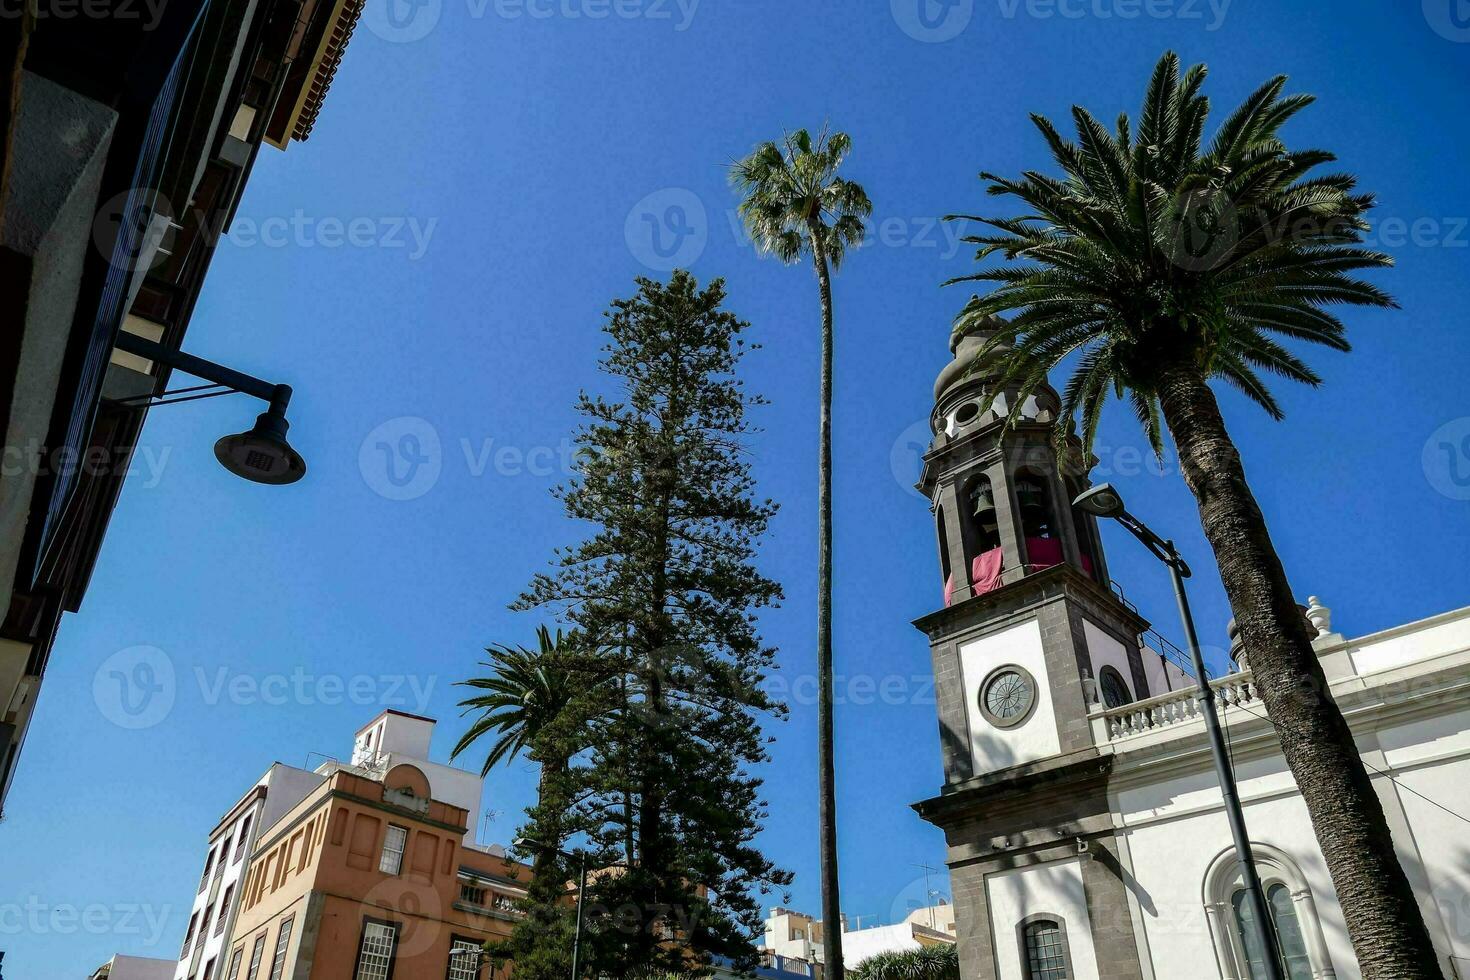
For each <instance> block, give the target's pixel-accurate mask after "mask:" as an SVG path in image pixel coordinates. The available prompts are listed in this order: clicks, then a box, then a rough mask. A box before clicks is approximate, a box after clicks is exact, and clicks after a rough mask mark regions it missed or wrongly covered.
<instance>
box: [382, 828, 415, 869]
mask: <svg viewBox="0 0 1470 980" xmlns="http://www.w3.org/2000/svg"><path fill="white" fill-rule="evenodd" d="M407 843H408V828H406V827H399V826H396V825H394V824H389V825H388V836H387V837H385V838H383V857H382V859H381V860H380V861H378V870H379V871H381V872H383V873H384V874H390V875H396V874H397V873H398V872H400V871H402V870H403V848H404V846H405V845H406V844H407Z"/></svg>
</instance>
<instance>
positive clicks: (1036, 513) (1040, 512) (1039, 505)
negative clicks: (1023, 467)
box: [1016, 471, 1057, 538]
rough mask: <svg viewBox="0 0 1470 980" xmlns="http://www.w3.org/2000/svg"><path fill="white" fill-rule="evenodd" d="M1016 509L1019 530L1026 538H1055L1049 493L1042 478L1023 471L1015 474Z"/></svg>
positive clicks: (1037, 474)
mask: <svg viewBox="0 0 1470 980" xmlns="http://www.w3.org/2000/svg"><path fill="white" fill-rule="evenodd" d="M1016 508H1017V510H1018V511H1019V513H1020V516H1021V529H1022V531H1023V532H1024V533H1025V535H1026V537H1027V538H1054V537H1056V536H1057V528H1056V519H1055V518H1054V517H1053V516H1052V509H1051V492H1050V488H1049V487H1048V486H1047V481H1046V478H1045V477H1044V476H1042V475H1041V474H1039V473H1029V472H1025V471H1022V472H1020V473H1017V474H1016Z"/></svg>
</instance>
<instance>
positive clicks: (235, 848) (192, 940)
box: [173, 762, 322, 980]
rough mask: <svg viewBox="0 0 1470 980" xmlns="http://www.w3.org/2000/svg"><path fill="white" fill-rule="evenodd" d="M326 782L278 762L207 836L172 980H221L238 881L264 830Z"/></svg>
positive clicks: (234, 909)
mask: <svg viewBox="0 0 1470 980" xmlns="http://www.w3.org/2000/svg"><path fill="white" fill-rule="evenodd" d="M321 782H322V777H321V776H319V775H317V774H316V773H314V772H308V771H307V770H305V769H297V768H295V767H294V766H287V765H283V764H281V763H279V762H277V763H275V764H274V765H272V766H271V767H270V768H269V769H267V770H266V771H265V773H264V775H262V776H261V777H260V779H258V780H257V781H256V783H255V785H254V786H253V787H252V788H251V789H250V791H249V792H247V793H246V794H245V795H244V796H243V797H241V798H240V801H239V802H238V803H236V804H235V805H234V806H232V807H231V808H230V809H229V811H228V812H226V813H225V815H224V816H223V817H222V818H221V819H220V822H219V823H218V824H216V825H215V828H214V830H212V831H211V832H210V834H209V849H208V851H207V852H206V855H205V858H204V870H203V872H202V873H201V874H200V876H199V888H198V891H197V893H196V894H195V896H194V902H193V906H192V908H191V909H190V910H189V925H188V927H187V930H186V932H185V935H184V945H183V947H182V948H181V949H180V950H179V962H178V965H177V966H176V967H175V968H174V971H173V977H174V980H223V977H222V976H221V971H223V969H224V949H225V946H226V944H227V943H228V942H229V940H230V933H231V931H232V930H233V929H234V927H235V916H236V914H237V913H238V911H239V907H240V902H239V897H240V880H241V878H242V876H243V875H244V873H245V869H246V867H248V866H249V863H250V862H249V861H248V860H246V858H247V857H248V856H249V855H250V853H251V852H252V851H253V850H254V849H255V842H256V840H257V839H258V838H259V835H260V831H261V829H262V828H263V827H268V826H270V825H271V824H272V823H274V822H275V821H276V820H277V818H279V817H280V816H281V815H282V814H284V813H286V812H287V811H289V810H290V809H291V808H292V807H294V806H295V805H296V804H298V803H300V802H301V801H302V800H303V799H305V798H306V795H307V794H308V793H310V792H311V791H312V790H313V789H316V787H317V786H319V785H321Z"/></svg>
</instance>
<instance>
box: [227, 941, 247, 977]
mask: <svg viewBox="0 0 1470 980" xmlns="http://www.w3.org/2000/svg"><path fill="white" fill-rule="evenodd" d="M244 955H245V947H244V946H240V947H237V948H236V949H235V954H234V955H233V956H231V957H230V972H229V975H228V976H227V977H226V978H225V980H240V960H241V958H242V957H244Z"/></svg>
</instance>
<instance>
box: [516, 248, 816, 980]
mask: <svg viewBox="0 0 1470 980" xmlns="http://www.w3.org/2000/svg"><path fill="white" fill-rule="evenodd" d="M724 299H725V290H724V284H723V282H722V281H720V280H715V281H714V282H712V283H710V284H709V285H708V286H707V287H705V288H703V289H701V288H700V287H699V285H698V283H697V282H696V281H695V279H694V277H693V276H692V275H690V274H689V273H688V272H685V271H682V270H681V271H677V272H675V273H674V274H673V276H672V277H671V279H670V281H669V282H668V283H667V284H663V283H658V282H654V281H652V280H648V279H639V280H638V293H637V295H636V296H634V297H632V298H630V299H620V300H616V301H614V302H613V304H612V307H611V309H610V310H609V311H608V313H607V315H606V316H607V322H606V324H605V330H606V333H607V336H608V343H607V345H606V347H605V348H604V357H603V361H602V368H603V370H604V372H605V373H607V374H608V375H609V376H610V377H611V378H613V379H615V380H616V382H617V383H618V386H619V387H620V389H621V390H620V392H619V394H618V395H617V396H616V397H611V398H609V397H603V396H600V395H591V394H587V393H585V392H584V393H583V395H582V396H581V398H580V400H579V410H580V412H581V414H582V415H583V417H584V419H585V422H584V424H583V426H582V427H581V429H580V430H579V431H578V433H577V443H578V449H579V453H578V457H579V459H580V460H581V465H580V467H579V471H578V473H577V474H576V475H575V476H574V477H573V478H572V479H571V481H570V482H569V483H568V484H567V485H565V486H563V487H561V488H559V489H558V490H557V491H556V495H557V496H558V498H559V499H560V500H561V501H562V502H563V504H564V506H565V509H566V513H567V516H569V517H571V518H573V519H575V520H577V521H582V522H586V523H587V524H589V525H590V526H591V532H590V534H589V536H588V537H587V538H586V539H585V540H584V541H582V542H581V543H580V544H577V545H575V546H573V547H570V548H567V549H559V550H558V551H557V553H556V558H555V560H554V561H553V567H552V569H551V570H550V571H549V572H547V573H544V574H541V575H538V576H536V577H535V579H534V580H533V581H532V583H531V585H530V587H529V588H528V589H527V591H526V592H525V594H524V595H523V596H522V597H521V599H520V600H519V602H518V603H517V604H516V607H517V608H520V609H539V608H543V607H549V608H552V609H554V610H556V611H557V612H558V613H559V614H560V615H561V618H562V619H563V620H564V621H566V623H567V624H568V625H570V626H572V627H573V628H575V629H576V630H577V632H578V634H579V635H580V636H581V637H582V638H583V640H584V643H585V646H584V650H585V651H586V652H585V654H584V658H583V662H582V664H581V669H582V670H583V671H584V672H585V677H586V679H587V683H588V686H589V688H591V689H595V690H596V691H597V692H598V693H597V695H596V696H597V697H599V698H602V699H604V703H603V704H601V705H600V706H599V710H595V711H594V710H590V709H584V710H583V711H582V712H581V715H582V717H585V718H593V719H596V720H595V721H594V722H592V723H593V724H595V725H597V731H596V733H595V737H594V738H592V739H587V738H586V737H585V735H586V733H585V732H571V731H562V732H560V733H553V734H552V735H550V736H548V737H551V738H562V739H565V740H567V741H566V743H565V746H564V747H576V748H578V752H577V754H576V756H575V758H574V760H573V764H572V765H571V766H570V767H569V768H568V770H567V772H566V786H565V787H563V788H562V789H560V790H558V792H559V793H560V794H562V795H561V798H560V804H561V805H563V806H564V809H563V810H562V811H561V812H559V813H558V814H557V816H556V819H557V820H559V821H560V823H559V824H558V827H559V829H560V830H562V831H569V832H570V834H575V835H579V836H578V841H579V843H580V844H581V846H583V847H584V848H585V849H586V850H587V851H588V853H589V863H590V865H591V866H592V867H593V868H594V869H595V871H594V874H593V875H592V883H591V884H590V885H589V889H588V895H587V902H588V906H587V922H586V935H585V936H584V940H583V949H584V951H585V952H584V960H585V962H586V964H587V970H586V972H587V974H588V975H593V976H595V975H598V974H599V973H605V974H607V975H611V976H625V975H628V974H630V973H632V972H633V971H635V970H641V969H649V968H666V969H671V970H686V969H690V968H693V969H699V968H700V967H703V966H705V965H707V964H708V962H709V960H710V958H711V957H712V956H714V955H719V956H724V957H728V958H730V959H733V960H734V961H735V963H736V965H737V966H738V967H742V968H746V967H750V966H753V965H754V964H753V953H754V940H755V937H756V934H757V933H758V931H759V929H760V925H761V919H760V913H761V909H760V904H759V902H758V900H757V898H756V895H755V893H756V892H757V891H766V890H769V889H771V888H777V887H780V886H783V885H785V884H787V883H789V881H790V875H789V874H788V873H787V872H784V871H782V870H780V869H778V868H776V867H775V866H774V865H773V864H772V863H771V862H770V861H768V860H767V859H766V858H765V857H764V856H763V855H762V854H761V853H760V852H759V851H758V850H756V848H755V847H754V846H753V843H752V842H753V839H754V837H755V834H756V832H757V830H758V829H759V826H760V822H761V820H762V819H763V818H764V816H765V806H766V804H765V802H764V801H763V800H761V799H760V780H759V779H758V778H756V777H755V776H754V775H752V769H753V767H754V766H756V765H757V764H758V763H761V762H763V761H765V760H766V758H767V754H766V748H765V746H766V738H765V736H764V734H763V731H762V727H761V719H762V717H764V716H779V715H781V714H782V713H783V709H782V708H781V707H780V706H778V705H777V704H775V703H774V702H772V701H771V700H770V699H769V698H768V696H767V695H766V693H765V692H764V690H763V688H762V682H763V680H764V679H765V677H766V675H767V673H768V672H769V670H770V669H771V667H772V661H773V657H774V651H773V650H772V649H771V648H769V647H766V646H765V645H763V643H762V642H761V639H760V637H759V635H758V633H757V630H756V620H755V616H756V614H757V612H758V610H760V609H761V608H764V607H767V606H771V605H773V604H775V603H777V602H778V601H780V599H781V598H782V596H781V590H780V586H779V585H777V584H776V583H775V582H773V581H772V580H770V579H769V578H767V577H765V576H764V575H762V574H761V573H760V572H759V571H758V570H757V569H756V568H755V565H754V560H755V557H756V551H757V545H758V543H759V539H760V538H761V536H762V535H763V534H764V532H765V531H766V528H767V525H768V523H769V521H770V519H771V517H772V515H773V514H775V512H776V505H775V504H773V503H772V502H771V501H769V500H759V499H757V498H756V496H755V486H754V481H753V479H752V477H751V475H750V465H749V463H748V461H747V455H746V450H745V447H744V437H745V435H746V433H747V421H746V410H747V408H749V407H751V406H755V405H759V404H763V402H764V400H763V399H761V398H760V397H759V396H755V395H751V394H748V393H747V392H746V391H745V389H744V386H743V384H742V382H741V381H740V380H739V378H737V377H736V374H735V372H736V369H737V367H738V365H739V362H740V359H741V358H742V356H743V355H744V354H745V353H746V352H747V351H748V350H751V349H753V346H752V345H750V344H747V343H745V341H744V340H743V339H742V336H741V335H742V334H743V333H744V331H745V330H746V329H747V328H748V324H746V323H745V322H743V321H741V320H740V319H739V318H738V317H736V316H734V315H733V314H731V313H729V312H727V311H725V310H724V309H722V304H723V302H724ZM581 746H590V748H586V749H585V750H583V749H581V748H580V747H581ZM541 751H544V752H547V753H549V754H552V755H554V754H555V751H556V750H555V749H554V748H553V747H551V746H546V747H544V749H542V750H541ZM548 802H549V801H547V800H545V799H543V800H542V801H541V804H540V806H539V808H538V809H539V810H541V811H542V812H541V813H540V818H541V819H542V820H545V819H549V818H550V815H549V814H548V813H546V812H545V811H546V807H547V805H548ZM535 816H536V814H533V820H532V822H531V824H530V825H528V832H529V833H532V834H534V833H535V832H536V824H537V822H538V821H537V820H536V819H534V817H535ZM517 970H518V974H517V975H518V976H519V975H520V973H519V970H520V967H519V964H518V966H517Z"/></svg>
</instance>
